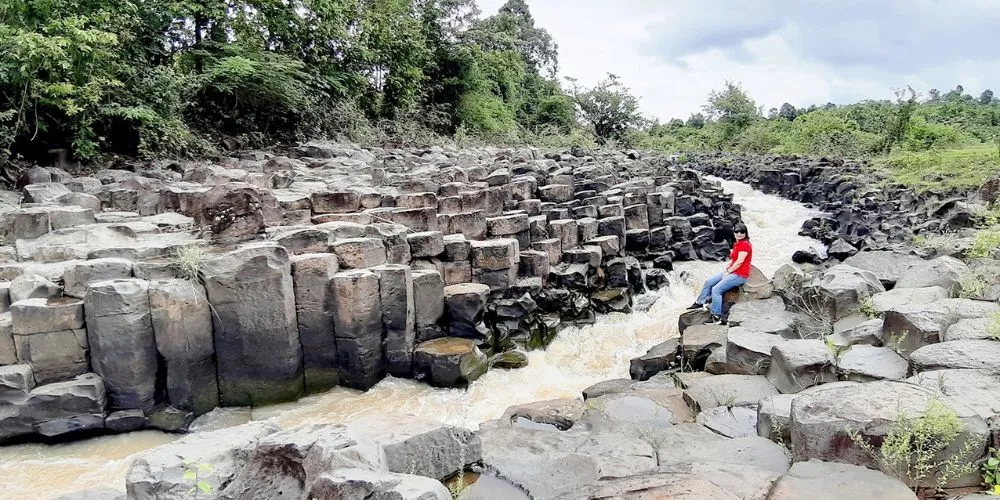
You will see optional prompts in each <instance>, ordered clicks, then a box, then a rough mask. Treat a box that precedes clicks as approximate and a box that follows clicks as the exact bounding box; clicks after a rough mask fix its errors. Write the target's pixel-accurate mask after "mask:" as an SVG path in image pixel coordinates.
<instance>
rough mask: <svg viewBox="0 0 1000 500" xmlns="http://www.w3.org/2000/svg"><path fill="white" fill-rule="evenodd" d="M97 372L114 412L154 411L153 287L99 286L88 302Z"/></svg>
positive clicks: (131, 283) (133, 283)
mask: <svg viewBox="0 0 1000 500" xmlns="http://www.w3.org/2000/svg"><path fill="white" fill-rule="evenodd" d="M84 311H85V312H86V315H87V338H88V340H89V342H90V359H91V363H92V364H93V365H94V371H95V372H96V373H97V374H98V375H100V376H101V377H102V378H103V379H104V384H105V385H106V386H107V389H108V399H109V402H108V403H109V405H108V406H109V407H110V408H111V409H112V410H131V409H141V410H144V411H148V410H152V408H153V403H154V402H153V397H154V395H155V392H156V363H157V362H156V341H155V339H154V335H153V324H152V321H151V316H150V310H149V282H148V281H145V280H139V279H124V280H113V281H99V282H97V283H94V284H92V285H90V288H88V289H87V296H86V298H84Z"/></svg>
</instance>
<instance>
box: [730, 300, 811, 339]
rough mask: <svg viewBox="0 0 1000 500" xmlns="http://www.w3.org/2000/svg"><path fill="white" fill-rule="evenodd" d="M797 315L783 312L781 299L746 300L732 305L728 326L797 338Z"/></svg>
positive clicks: (783, 305) (783, 303)
mask: <svg viewBox="0 0 1000 500" xmlns="http://www.w3.org/2000/svg"><path fill="white" fill-rule="evenodd" d="M798 322H799V315H798V314H796V313H794V312H792V311H787V310H785V302H784V301H783V300H782V299H781V297H777V296H775V297H771V298H769V299H762V300H748V301H745V302H737V303H736V304H733V307H732V309H730V311H729V324H730V325H732V326H740V327H743V328H746V329H749V330H753V331H756V332H760V333H770V334H775V335H780V336H782V337H784V338H798V334H797V333H796V328H797V324H798Z"/></svg>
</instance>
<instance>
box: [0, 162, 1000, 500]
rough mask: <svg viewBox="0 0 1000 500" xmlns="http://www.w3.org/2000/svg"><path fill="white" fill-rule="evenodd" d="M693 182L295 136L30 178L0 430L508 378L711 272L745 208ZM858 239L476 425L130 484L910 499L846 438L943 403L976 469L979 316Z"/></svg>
mask: <svg viewBox="0 0 1000 500" xmlns="http://www.w3.org/2000/svg"><path fill="white" fill-rule="evenodd" d="M706 165H707V164H705V165H696V167H697V168H698V170H705V171H708V170H709V167H707V166H706ZM689 166H690V165H689ZM689 166H678V165H676V161H673V160H670V159H665V158H642V157H641V156H640V155H638V154H634V153H632V154H618V155H604V156H598V157H588V156H574V155H541V154H539V153H538V152H537V151H532V150H513V151H511V150H506V151H502V150H501V151H498V150H483V151H475V152H470V151H461V152H459V151H443V150H428V151H385V150H378V151H367V150H360V149H356V148H350V147H344V146H338V145H331V144H321V143H312V144H308V145H305V146H302V147H300V148H297V149H295V150H293V151H291V152H289V153H288V154H286V155H284V156H269V155H267V154H263V153H253V154H249V155H247V156H246V157H243V158H240V159H236V158H230V159H220V160H219V161H218V162H214V163H213V164H211V165H208V164H180V163H162V164H148V165H137V166H133V167H131V168H130V169H129V170H118V171H102V172H98V174H97V176H96V179H95V178H93V177H81V178H73V177H71V176H69V175H68V174H65V173H64V172H60V171H58V170H54V169H41V168H38V169H33V170H31V171H29V172H26V173H25V176H24V177H23V180H22V184H23V186H22V191H21V192H22V193H23V195H24V197H25V200H26V201H27V202H28V203H22V204H21V205H20V206H11V207H10V209H9V210H7V211H6V212H5V213H6V217H5V220H7V221H8V222H7V225H6V226H4V227H5V231H6V234H7V235H8V241H11V242H13V243H14V244H13V246H12V247H7V249H6V250H5V255H8V256H9V262H8V263H7V264H3V265H2V269H0V272H2V273H6V274H7V275H9V277H10V278H11V281H10V282H9V285H8V286H7V288H8V290H9V291H7V295H8V297H9V299H8V300H9V303H10V306H9V308H10V311H9V312H7V313H5V314H4V316H3V317H4V318H5V319H4V322H5V324H7V325H8V327H7V328H6V329H5V330H3V331H5V332H8V333H7V334H6V335H7V338H8V339H9V344H8V348H7V349H8V350H7V352H8V353H9V354H8V358H9V360H8V362H7V364H6V365H5V366H0V373H3V377H0V381H3V385H2V386H0V387H4V388H5V389H4V392H0V398H6V399H2V400H0V405H2V406H0V410H4V411H2V412H0V435H4V434H3V433H4V432H7V434H6V438H7V439H12V440H23V439H39V438H53V437H57V438H65V437H67V436H69V437H73V436H86V435H88V434H92V433H95V432H125V431H130V430H136V429H142V428H156V429H166V430H171V431H182V430H184V429H185V428H186V427H187V426H188V425H189V424H190V422H191V421H192V419H193V418H195V417H196V416H197V415H199V414H202V413H205V412H207V411H209V410H210V409H211V408H213V407H215V406H217V405H220V404H221V405H248V404H253V405H256V404H262V403H269V402H280V401H288V400H293V399H296V398H298V397H300V396H301V395H302V394H305V393H308V392H320V391H323V390H326V389H328V388H330V387H332V386H334V385H336V384H340V385H342V386H346V387H352V388H357V389H368V388H370V387H372V386H373V385H375V384H376V383H377V382H378V381H379V380H380V379H381V378H382V377H383V376H385V375H386V374H391V375H394V376H399V377H413V378H415V379H418V380H422V381H424V382H426V383H429V384H433V385H438V386H457V387H464V386H467V385H468V384H469V383H472V382H474V381H475V380H476V378H477V377H478V376H480V375H481V374H482V372H483V371H484V370H486V369H488V368H489V367H490V366H491V365H492V366H493V367H494V369H510V368H513V367H516V366H519V365H521V364H523V363H524V361H525V359H526V357H525V356H524V354H523V353H524V351H529V350H530V349H534V348H539V347H544V346H545V345H547V344H548V342H550V341H551V339H552V337H553V336H554V335H557V334H558V331H559V329H560V328H563V327H564V325H577V326H578V325H585V324H588V323H592V322H593V321H594V320H595V316H594V315H595V314H598V313H605V312H616V313H620V312H630V311H632V310H633V308H636V307H640V306H639V305H638V304H637V303H635V302H634V301H633V298H632V297H633V294H636V293H639V292H643V291H646V290H651V289H656V288H657V287H659V286H663V285H665V284H666V281H667V272H668V270H669V269H671V268H672V267H673V262H675V261H676V262H680V261H686V260H696V259H703V260H718V259H722V258H724V257H725V256H726V255H727V253H728V248H729V241H728V240H729V236H730V232H731V227H732V223H733V222H735V221H736V220H738V219H739V217H740V214H741V210H740V207H739V206H738V205H734V204H733V203H732V195H731V194H726V193H725V192H724V191H723V190H722V189H721V188H720V185H719V184H718V183H716V182H713V181H710V180H707V179H705V178H703V177H702V176H701V175H700V174H699V173H698V172H697V170H695V169H692V168H688V167H689ZM789 168H805V167H802V166H801V165H800V166H799V167H789ZM714 172H715V173H724V172H718V171H714ZM46 175H47V176H48V177H46ZM764 177H766V176H764ZM758 178H759V177H758ZM800 179H801V177H800ZM94 180H97V183H94V182H93V181H94ZM741 180H748V181H753V180H754V178H747V177H744V178H741ZM98 184H99V185H98ZM801 184H802V185H803V186H809V185H810V184H809V181H808V180H806V181H802V183H801ZM85 185H86V186H89V187H88V188H87V189H89V190H90V192H85V191H86V190H85V189H83V188H82V186H85ZM57 186H58V187H57ZM77 188H80V189H79V190H78V189H77ZM809 189H812V188H808V187H802V188H799V190H800V191H806V190H809ZM63 190H65V192H64V191H63ZM789 193H790V192H788V193H782V194H784V195H787V196H789V197H792V198H796V196H791V195H790V194H789ZM13 197H14V196H13V195H11V198H13ZM797 199H802V198H801V197H798V198H797ZM116 200H117V201H116ZM963 203H964V202H963ZM822 208H823V209H825V210H829V209H831V208H832V206H831V205H828V204H824V205H823V206H822ZM953 209H961V206H960V205H958V202H955V204H953V205H952V206H951V208H950V209H949V210H945V211H943V212H941V213H942V214H945V213H947V214H954V213H955V210H953ZM88 211H89V212H88ZM67 214H68V216H69V217H70V220H71V222H66V221H65V219H63V217H66V216H67ZM88 214H89V215H88ZM864 217H867V215H865V216H864ZM930 217H931V218H932V219H933V217H934V214H931V215H930ZM855 218H856V219H858V220H860V219H859V218H862V216H860V215H859V216H855ZM952 219H953V217H951V215H949V216H948V217H947V218H946V220H947V221H951V220H952ZM872 220H875V219H872ZM934 220H938V222H937V223H936V224H937V225H936V226H934V227H933V229H940V228H942V227H943V225H944V224H945V222H941V221H940V219H934ZM53 221H56V222H53ZM948 223H949V224H950V222H948ZM57 226H58V227H57ZM849 226H850V227H854V226H851V225H850V224H847V225H843V226H838V229H837V231H838V232H837V234H839V235H840V236H838V237H837V239H832V240H831V239H829V238H827V242H828V243H830V244H831V248H830V250H831V251H830V256H831V257H833V259H832V260H827V259H825V258H824V256H822V255H820V252H817V253H815V254H814V258H812V259H810V260H812V261H813V262H815V264H804V265H789V266H786V267H783V268H781V269H778V270H777V272H775V273H774V275H773V280H769V279H767V277H766V276H764V275H761V276H759V277H758V279H755V280H754V282H753V283H752V284H751V285H750V286H747V287H745V288H744V290H743V293H742V294H739V295H734V296H733V297H731V301H732V302H736V303H735V304H734V305H732V307H731V309H730V311H729V312H730V314H729V318H730V321H731V322H730V324H729V325H728V326H705V325H701V323H702V322H703V321H702V320H703V319H705V315H706V313H704V312H703V311H694V312H690V313H685V314H683V315H681V316H680V318H679V319H678V320H677V323H678V325H677V327H678V330H679V331H680V332H681V334H680V336H679V338H676V339H670V340H667V341H666V342H665V343H663V344H660V345H657V346H655V347H653V348H652V349H650V351H649V352H648V353H647V354H646V355H644V356H639V357H637V358H636V359H635V360H633V361H632V364H631V370H630V372H631V375H632V378H631V379H619V380H609V381H606V382H602V383H599V384H597V385H596V386H593V387H590V388H588V389H585V390H584V391H583V392H582V394H581V395H580V397H574V398H569V399H560V400H552V401H543V402H538V403H532V404H528V405H517V406H513V407H511V408H509V409H508V410H507V412H506V413H504V415H503V416H501V417H500V418H499V419H498V420H494V421H489V422H485V423H483V424H482V425H481V426H480V427H479V429H478V431H476V432H470V431H469V430H467V429H463V428H461V427H454V426H449V425H444V424H441V423H439V422H435V421H433V420H426V419H419V418H399V417H389V416H383V417H372V418H368V419H363V420H357V421H353V422H348V423H345V424H341V425H332V424H315V425H313V426H311V427H307V428H290V429H279V428H277V427H275V426H273V425H271V424H269V423H260V422H258V423H251V424H247V425H246V426H240V427H235V428H230V429H224V430H219V431H216V432H214V433H207V432H206V433H196V434H193V435H191V436H189V437H186V438H183V439H181V440H180V441H177V442H174V443H171V444H169V445H165V447H164V448H160V449H154V450H152V451H150V452H148V453H147V454H145V455H143V456H141V457H140V458H139V459H137V460H135V461H134V463H133V464H132V465H131V467H130V469H129V473H128V480H127V489H128V494H129V496H130V497H132V498H174V497H180V496H183V495H185V494H187V493H188V492H189V491H190V490H191V488H197V489H199V490H200V491H202V494H203V495H205V496H208V497H219V498H271V497H274V496H275V495H276V494H277V492H279V491H280V492H282V495H283V496H284V495H289V496H290V497H295V498H300V497H301V498H305V497H319V498H340V497H344V498H353V497H355V496H357V497H359V498H361V497H366V496H368V495H395V496H394V497H395V498H449V497H450V496H451V493H452V492H450V491H449V490H448V489H447V488H446V487H445V486H444V483H442V482H441V481H442V480H446V481H449V482H448V484H450V485H451V486H452V487H453V489H460V488H455V485H456V482H455V481H456V478H459V477H460V478H461V481H460V482H471V480H472V479H473V477H474V474H473V472H469V473H468V474H464V473H463V471H466V470H469V471H475V472H476V473H485V474H486V475H485V476H482V477H483V479H482V482H481V483H479V484H480V486H479V487H477V486H475V485H474V486H473V487H471V488H469V489H468V490H467V491H466V492H465V493H463V495H464V496H465V497H467V498H499V497H500V496H497V495H498V494H499V493H497V491H496V490H490V489H488V488H486V486H484V485H488V484H494V485H496V484H499V485H501V486H495V487H501V488H504V487H506V488H508V490H502V491H507V493H505V494H504V495H506V496H502V497H503V498H510V496H509V495H511V494H512V493H510V492H511V491H519V492H521V493H522V494H526V495H529V496H531V497H533V498H602V497H616V496H625V497H628V496H631V495H638V494H643V493H650V494H663V495H667V496H670V495H681V494H683V493H684V492H689V493H690V492H697V493H698V494H701V495H703V496H704V497H705V498H802V497H803V495H804V494H806V493H803V492H809V493H808V494H809V495H810V496H815V495H816V493H815V492H817V491H820V492H822V491H829V492H833V491H838V490H837V488H840V487H843V488H854V489H853V490H851V493H850V496H853V495H858V494H867V495H869V496H872V495H874V496H875V497H876V498H913V493H912V492H910V490H909V489H908V488H907V487H906V486H905V485H904V484H903V483H901V482H899V481H898V480H896V479H893V478H890V477H889V476H886V475H883V474H882V473H879V472H876V471H874V470H871V468H872V467H874V466H876V464H875V463H874V462H873V460H872V457H871V456H869V455H867V454H865V453H863V452H862V451H861V450H860V447H859V445H858V443H857V442H855V441H854V440H852V439H851V438H850V437H848V430H852V431H856V433H857V435H859V436H860V439H862V440H864V441H865V442H870V443H876V445H877V444H878V443H880V442H881V440H883V439H885V435H886V433H887V432H888V431H887V429H888V428H889V424H888V422H890V421H892V420H894V419H897V418H899V417H900V416H903V417H904V418H913V417H916V416H918V415H920V414H922V413H924V412H925V411H926V410H927V409H928V408H930V407H932V406H934V405H937V404H939V403H941V402H943V404H944V405H945V406H946V407H947V408H950V409H951V410H953V411H954V412H955V414H956V416H957V418H958V419H959V421H960V423H961V426H962V431H961V432H960V433H959V437H958V439H956V440H955V443H954V448H955V450H958V449H961V450H962V451H963V452H967V453H968V454H969V457H968V460H969V461H973V462H974V461H977V460H980V459H981V458H982V457H983V456H985V453H986V448H987V445H988V444H989V443H990V442H991V440H993V439H994V436H995V435H996V433H997V424H996V415H995V413H994V410H993V406H994V405H992V404H990V403H989V401H995V400H996V396H997V394H994V393H993V392H991V391H994V389H993V386H995V385H996V379H995V377H996V375H994V373H995V372H996V369H997V368H1000V367H998V366H993V364H995V359H1000V357H997V356H995V354H997V353H994V352H993V351H994V350H997V347H1000V343H998V342H996V341H995V340H992V338H991V331H992V322H993V321H994V320H995V318H996V314H997V312H996V310H997V305H996V302H995V298H994V300H993V301H990V300H982V299H990V297H989V296H988V293H984V292H983V291H982V290H977V293H975V294H973V293H971V290H968V288H969V286H968V280H967V279H966V276H968V274H969V271H970V269H969V267H968V264H967V263H965V262H962V261H961V260H960V259H959V258H955V257H952V256H938V255H937V254H929V253H928V252H926V251H924V252H921V251H911V249H910V248H909V247H908V246H907V244H906V243H907V241H909V239H908V238H898V241H897V239H895V237H894V236H892V234H893V233H894V230H893V227H892V226H891V224H890V225H884V224H882V223H879V225H878V231H882V233H878V232H876V231H872V230H869V232H868V233H867V234H866V236H869V237H867V238H862V239H860V240H858V239H853V238H854V237H856V236H858V234H856V233H857V231H855V230H850V231H841V229H840V228H842V227H849ZM855 226H857V225H855ZM815 227H818V226H817V225H816V224H813V223H809V222H807V223H806V225H805V226H804V228H803V234H814V233H812V232H810V228H815ZM43 228H44V229H45V230H44V231H42V229H43ZM931 229H932V227H931V226H927V227H924V228H923V229H922V230H924V231H929V230H931ZM873 234H874V235H875V236H871V235H873ZM879 234H884V235H885V236H886V237H885V238H882V237H881V236H878V235H879ZM816 236H821V237H822V236H823V235H819V234H816ZM872 242H874V243H875V244H877V248H879V249H881V250H880V251H866V250H869V249H871V248H875V246H876V245H873V243H872ZM841 243H844V244H848V245H850V246H851V247H852V248H853V249H854V251H843V252H841V251H836V249H837V247H838V246H842V245H841ZM525 248H529V249H530V250H525ZM859 251H860V253H859ZM951 253H953V254H954V255H956V256H958V257H961V252H960V251H959V252H951ZM925 257H927V259H925ZM797 260H801V259H797ZM976 265H977V266H982V265H983V264H982V263H977V264H976ZM192 271H193V272H192ZM768 274H770V273H768ZM986 289H987V290H988V289H989V288H988V287H987V288H986ZM971 295H976V298H977V299H981V300H975V299H973V298H968V297H969V296H971ZM645 306H648V304H646V305H645ZM645 306H643V307H645ZM3 338H4V337H3V336H0V354H2V353H3V352H4V351H3V347H2V346H3V345H4V344H3V343H2V342H3ZM74 346H75V347H74ZM261 347H263V349H261ZM0 361H2V360H0ZM994 392H995V391H994ZM966 445H967V446H966ZM952 451H954V450H952ZM866 467H868V468H866ZM189 471H191V472H189ZM192 475H193V476H194V480H192V479H191V476H192ZM494 477H496V478H500V480H491V479H490V478H494ZM929 480H930V479H927V480H926V481H925V482H927V481H929ZM978 481H979V478H978V476H976V475H970V474H966V475H964V476H960V477H955V478H951V479H950V480H949V481H948V482H947V483H948V484H947V486H948V487H964V486H973V485H975V484H977V483H978ZM201 483H203V484H201ZM109 486H111V487H112V489H114V490H117V489H118V488H120V485H109ZM510 488H513V489H510ZM491 491H492V493H491ZM91 493H92V494H94V495H95V496H96V495H102V494H104V493H100V492H91ZM456 493H457V492H456ZM840 493H841V492H839V491H838V493H837V494H838V495H839V494H840ZM120 494H121V493H120V492H119V491H111V492H106V495H107V496H109V497H117V496H118V495H120ZM491 495H492V496H491ZM836 498H843V496H837V497H836Z"/></svg>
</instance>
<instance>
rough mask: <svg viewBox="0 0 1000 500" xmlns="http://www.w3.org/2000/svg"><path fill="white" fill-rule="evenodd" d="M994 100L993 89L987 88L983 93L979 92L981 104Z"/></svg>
mask: <svg viewBox="0 0 1000 500" xmlns="http://www.w3.org/2000/svg"><path fill="white" fill-rule="evenodd" d="M992 102H993V91H992V90H990V89H986V90H984V91H983V93H982V94H979V104H982V105H984V106H985V105H988V104H991V103H992Z"/></svg>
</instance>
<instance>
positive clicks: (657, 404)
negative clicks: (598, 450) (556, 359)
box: [587, 387, 694, 427]
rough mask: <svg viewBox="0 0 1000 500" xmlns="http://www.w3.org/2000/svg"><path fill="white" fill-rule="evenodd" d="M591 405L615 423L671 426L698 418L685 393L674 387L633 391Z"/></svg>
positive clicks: (590, 406)
mask: <svg viewBox="0 0 1000 500" xmlns="http://www.w3.org/2000/svg"><path fill="white" fill-rule="evenodd" d="M587 406H588V408H591V409H594V410H596V411H598V412H600V413H601V414H602V415H603V416H605V417H607V418H610V419H612V420H616V421H619V422H625V423H628V424H633V425H639V426H645V427H669V426H670V425H674V424H679V423H683V422H690V421H692V420H693V419H694V414H693V413H691V409H690V408H688V406H687V405H686V404H685V402H684V391H683V390H681V389H677V388H674V387H665V388H659V389H654V388H648V389H638V388H633V389H632V390H630V391H626V392H621V393H617V394H607V395H604V396H601V397H598V398H593V399H590V400H588V401H587Z"/></svg>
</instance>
